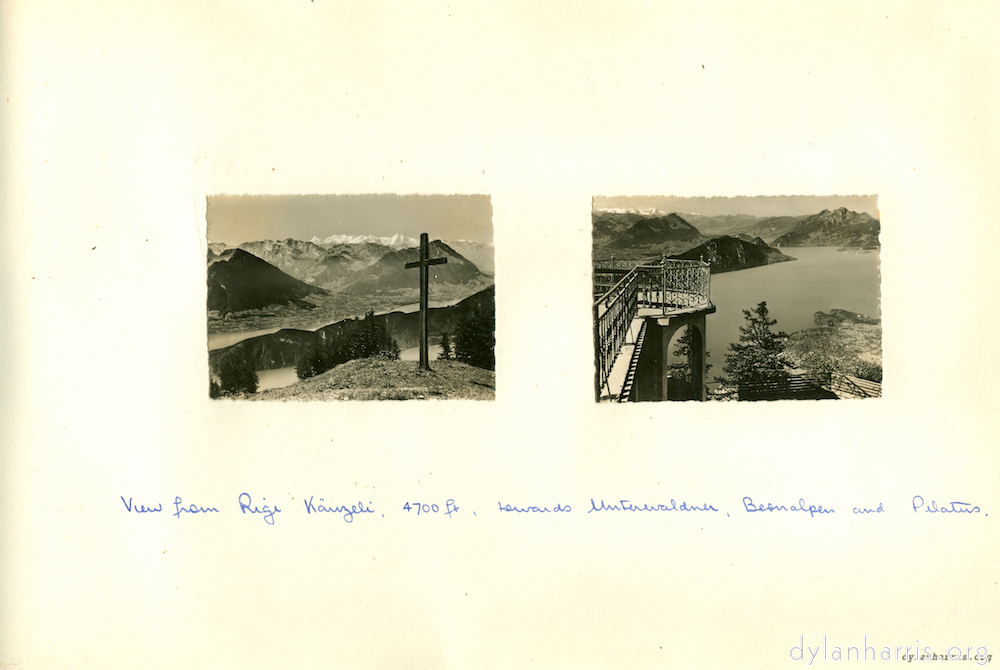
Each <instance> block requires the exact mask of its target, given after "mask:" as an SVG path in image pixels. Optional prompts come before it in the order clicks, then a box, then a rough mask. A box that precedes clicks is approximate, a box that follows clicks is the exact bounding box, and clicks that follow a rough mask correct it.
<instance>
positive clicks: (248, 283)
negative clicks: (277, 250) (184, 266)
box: [208, 249, 328, 314]
mask: <svg viewBox="0 0 1000 670" xmlns="http://www.w3.org/2000/svg"><path fill="white" fill-rule="evenodd" d="M326 293H328V291H326V290H325V289H322V288H319V287H317V286H310V285H309V284H306V283H305V282H302V281H299V280H298V279H295V278H294V277H291V276H289V275H287V274H285V273H284V272H282V271H281V270H279V269H278V268H276V267H274V266H273V265H271V264H270V263H268V262H267V261H264V260H262V259H260V258H257V257H256V256H254V255H253V254H250V253H248V252H246V251H244V250H242V249H230V250H227V251H224V252H222V254H218V255H215V254H213V257H211V258H210V259H209V265H208V309H209V311H212V310H218V311H219V313H220V314H227V313H229V312H239V311H242V310H248V309H260V308H262V307H267V306H268V305H296V306H298V307H305V308H311V307H313V305H312V304H311V303H309V302H306V301H305V300H304V298H305V297H306V296H309V295H314V294H326Z"/></svg>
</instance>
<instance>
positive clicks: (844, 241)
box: [772, 207, 879, 249]
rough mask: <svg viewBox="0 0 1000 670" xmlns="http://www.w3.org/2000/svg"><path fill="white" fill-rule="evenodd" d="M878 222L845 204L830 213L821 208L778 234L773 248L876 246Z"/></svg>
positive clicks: (877, 241) (877, 244) (865, 247)
mask: <svg viewBox="0 0 1000 670" xmlns="http://www.w3.org/2000/svg"><path fill="white" fill-rule="evenodd" d="M878 237H879V221H878V219H874V218H872V217H871V216H870V215H868V214H866V213H864V212H861V213H858V212H852V211H850V210H848V209H847V208H846V207H841V208H840V209H835V210H833V211H832V212H831V211H830V210H828V209H824V210H823V211H822V212H820V213H819V214H813V215H812V216H808V217H805V218H804V219H802V220H801V221H799V222H798V223H797V224H796V225H795V227H794V228H792V229H791V230H790V231H788V232H787V233H785V234H784V235H781V236H780V237H778V238H777V239H776V240H774V242H772V244H773V245H774V246H776V247H831V246H833V247H860V248H864V249H870V248H874V247H878V246H879V239H878Z"/></svg>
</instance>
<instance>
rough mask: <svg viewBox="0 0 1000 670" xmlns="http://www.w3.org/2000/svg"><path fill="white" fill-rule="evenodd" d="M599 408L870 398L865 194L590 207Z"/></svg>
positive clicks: (871, 323) (870, 267) (871, 273)
mask: <svg viewBox="0 0 1000 670" xmlns="http://www.w3.org/2000/svg"><path fill="white" fill-rule="evenodd" d="M592 221H593V253H594V274H593V279H594V304H593V324H594V351H595V363H596V372H595V377H594V387H595V396H596V399H597V400H598V401H599V402H643V401H660V400H696V401H705V400H719V401H722V400H806V399H854V398H873V397H880V396H881V394H882V322H881V302H880V299H881V291H880V262H879V259H880V254H879V251H880V242H879V214H878V198H877V196H788V197H777V196H760V197H733V198H722V197H717V198H708V197H705V198H682V197H632V196H629V197H596V198H594V200H593V212H592Z"/></svg>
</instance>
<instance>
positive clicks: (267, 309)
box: [206, 194, 496, 401]
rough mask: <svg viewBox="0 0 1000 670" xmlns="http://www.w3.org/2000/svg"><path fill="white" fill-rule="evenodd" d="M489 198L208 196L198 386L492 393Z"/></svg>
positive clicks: (223, 391) (295, 391)
mask: <svg viewBox="0 0 1000 670" xmlns="http://www.w3.org/2000/svg"><path fill="white" fill-rule="evenodd" d="M492 219H493V208H492V203H491V200H490V197H489V196H488V195H392V194H389V195H386V194H380V195H215V196H208V198H207V222H206V223H207V236H208V253H207V275H208V286H207V288H208V294H207V308H208V365H209V395H210V396H211V397H212V398H218V399H243V400H286V401H287V400H416V399H470V400H493V399H494V398H495V389H496V377H495V374H496V373H495V367H496V359H495V354H494V349H495V322H496V317H495V314H496V309H495V286H494V260H493V259H494V253H493V222H492Z"/></svg>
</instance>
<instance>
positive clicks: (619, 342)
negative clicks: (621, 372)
mask: <svg viewBox="0 0 1000 670" xmlns="http://www.w3.org/2000/svg"><path fill="white" fill-rule="evenodd" d="M657 260H658V262H656V263H648V262H645V263H644V262H642V261H623V260H616V259H614V258H612V259H609V260H598V261H594V292H595V294H597V295H599V297H598V299H597V301H596V302H595V303H594V352H595V358H596V364H597V371H596V374H595V376H594V383H595V387H596V393H597V399H598V400H600V397H601V391H602V389H603V388H604V386H605V385H606V384H607V382H608V377H609V376H610V374H611V368H612V366H614V363H615V358H616V357H617V356H618V352H619V351H620V350H621V348H622V346H623V345H624V344H625V341H626V337H627V335H628V331H629V327H630V326H631V323H632V319H634V318H635V316H636V314H637V313H638V311H639V306H640V305H642V306H644V307H655V308H660V309H661V310H662V313H663V314H664V315H666V314H668V313H669V312H672V311H676V310H677V309H691V308H698V307H706V308H707V307H710V306H711V304H712V303H711V301H710V299H709V297H710V293H709V289H710V267H709V265H708V264H707V263H703V262H702V261H686V260H676V259H672V258H662V257H661V258H660V259H657Z"/></svg>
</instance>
